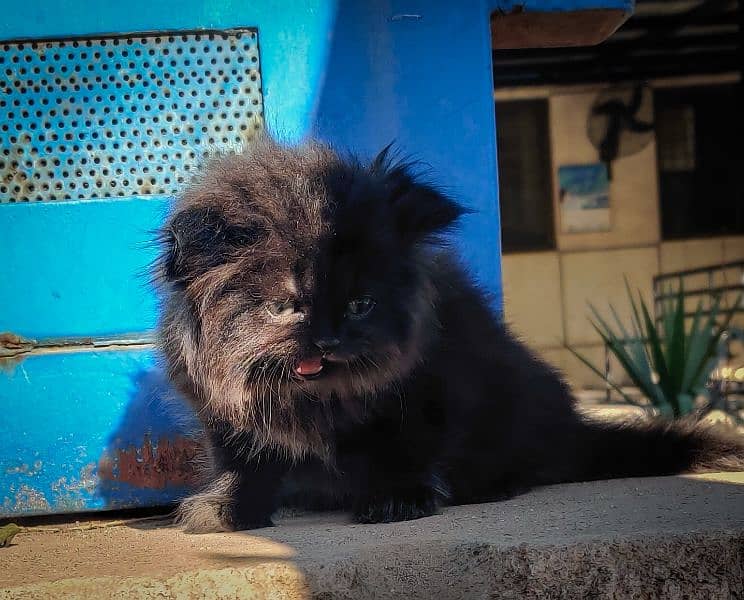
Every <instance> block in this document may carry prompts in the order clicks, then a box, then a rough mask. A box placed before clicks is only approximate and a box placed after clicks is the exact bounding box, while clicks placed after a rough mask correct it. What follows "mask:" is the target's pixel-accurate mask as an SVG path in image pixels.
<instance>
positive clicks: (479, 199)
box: [0, 0, 629, 516]
mask: <svg viewBox="0 0 744 600" xmlns="http://www.w3.org/2000/svg"><path fill="white" fill-rule="evenodd" d="M6 4H7V3H6ZM516 4H520V5H525V6H526V10H543V11H544V10H548V11H553V10H573V9H583V8H602V7H610V8H622V9H628V6H629V3H628V2H624V1H621V0H593V1H590V0H551V1H550V2H537V1H536V0H529V1H528V2H526V3H525V2H518V3H517V2H505V1H500V2H497V1H494V0H490V1H487V0H470V1H467V0H466V1H465V2H460V3H457V4H454V3H449V2H445V1H434V0H429V1H423V0H408V1H402V0H365V1H357V0H342V1H339V2H336V1H333V0H307V1H302V2H300V1H297V2H289V1H284V2H282V1H279V0H254V1H248V0H181V1H179V2H173V1H165V0H160V1H155V0H129V1H128V2H127V3H126V4H125V5H122V4H119V3H109V2H104V3H102V2H99V1H94V0H78V1H76V2H68V1H66V0H65V1H63V0H26V1H25V2H13V3H10V4H9V5H8V6H4V7H3V17H2V19H0V40H2V39H17V38H35V37H60V36H71V35H83V34H94V33H112V32H136V31H153V30H172V29H194V28H222V29H224V28H231V27H241V26H242V27H246V26H250V27H257V28H258V31H259V46H260V54H261V70H262V80H263V94H264V110H265V117H266V122H267V124H268V126H269V128H270V129H271V130H272V131H273V132H274V133H275V134H276V135H277V136H278V137H280V138H282V139H285V140H287V141H290V142H295V141H299V140H301V139H303V138H305V137H307V136H309V135H315V136H318V137H320V138H322V139H325V140H327V141H330V142H332V143H334V144H336V145H337V146H340V147H341V148H344V149H348V150H352V151H354V152H357V153H359V154H361V155H363V156H366V155H370V154H372V153H375V152H376V151H378V150H379V149H380V148H381V147H382V146H384V145H385V144H387V143H389V142H390V141H392V140H396V141H397V142H398V144H399V146H400V147H401V148H402V149H403V150H404V151H405V152H410V153H412V154H413V155H414V156H416V157H417V158H419V159H420V160H421V161H422V162H424V163H425V164H427V165H429V166H430V167H431V170H432V173H433V174H434V175H433V179H434V181H435V182H438V183H440V184H444V186H445V188H446V189H447V190H448V191H449V192H450V193H452V194H453V195H454V196H455V197H457V198H459V199H460V200H461V201H463V202H464V203H465V204H467V205H468V206H469V207H471V208H473V209H475V210H476V212H475V214H473V215H472V216H469V217H468V218H467V220H466V221H465V223H464V225H463V228H462V229H461V231H460V232H459V233H458V235H457V242H458V245H459V247H460V249H461V250H462V253H463V255H464V256H465V258H466V260H467V262H468V264H469V265H470V267H471V268H472V270H473V272H474V274H475V275H476V276H477V277H478V278H479V279H480V280H481V282H482V283H483V285H484V286H485V287H486V288H487V289H489V290H490V291H492V292H493V294H494V298H495V302H496V303H497V304H498V302H499V301H500V260H499V257H500V254H499V221H498V204H497V185H496V148H495V123H494V113H493V101H492V82H491V78H492V74H491V49H490V37H489V20H488V19H489V14H490V12H491V11H492V10H493V9H494V8H500V9H502V10H504V11H505V12H510V11H511V10H512V9H513V8H514V7H515V6H516ZM166 206H167V199H164V198H152V197H150V198H129V199H122V200H116V199H114V200H99V201H86V202H61V203H56V204H43V203H39V204H27V205H7V204H6V205H3V204H0V256H1V257H2V258H3V259H4V260H3V263H2V265H3V266H2V267H1V268H0V269H1V274H2V276H0V298H2V300H1V301H0V302H1V304H0V331H3V330H9V331H13V332H16V333H19V334H22V335H25V336H28V337H33V338H36V339H38V340H44V339H47V338H55V337H60V336H67V337H70V336H72V337H73V338H78V339H79V341H83V338H86V337H88V336H94V337H97V336H115V337H116V336H126V334H129V333H135V332H136V333H137V334H138V335H139V334H140V333H141V332H147V331H149V330H151V329H152V327H153V325H154V323H155V319H156V312H157V302H156V300H155V298H154V296H153V293H152V290H150V289H149V287H148V285H147V279H146V273H145V271H146V266H147V264H149V262H150V261H151V259H152V258H153V255H154V249H153V248H152V247H148V245H147V244H146V241H147V240H148V239H149V237H150V231H151V230H152V229H154V228H155V227H157V225H158V224H159V222H160V220H161V219H162V216H163V212H164V209H165V208H166ZM153 361H154V359H153V356H152V354H151V350H150V349H147V348H139V349H134V348H133V349H130V350H110V351H107V352H99V351H93V350H85V349H83V348H80V349H79V350H78V351H76V352H73V353H64V352H63V353H54V354H48V355H40V356H31V357H27V358H25V359H24V360H20V361H15V362H12V363H8V364H6V365H5V370H4V371H0V407H1V408H2V410H3V418H2V419H0V516H2V515H3V514H6V515H7V514H17V513H23V512H61V511H69V510H80V509H82V508H85V509H90V508H106V507H117V506H130V505H134V504H151V503H157V502H163V501H166V500H168V499H173V498H175V497H177V496H178V495H179V494H181V493H183V492H184V490H185V487H184V485H183V481H182V480H181V479H179V477H180V475H178V474H177V473H176V475H174V477H173V478H172V480H170V481H168V482H165V484H164V485H163V486H161V484H163V480H162V477H160V471H158V469H168V468H173V469H176V470H177V467H178V464H179V461H180V460H181V459H182V458H183V457H184V456H186V455H187V454H188V452H189V451H190V450H189V448H191V446H190V445H189V444H191V443H192V442H193V439H194V431H193V429H192V424H188V423H187V424H184V423H182V422H180V421H173V419H172V416H171V415H169V414H168V413H167V411H164V409H163V408H162V407H163V406H164V403H163V400H164V399H167V398H168V396H169V392H168V390H167V386H165V384H164V382H163V381H162V376H161V375H160V374H159V371H158V369H157V367H156V364H155V363H154V362H153ZM179 423H180V425H179ZM153 456H155V458H152V457H153ZM143 461H144V463H145V464H144V466H143V465H142V464H140V463H142V462H143ZM147 461H151V462H152V461H154V462H153V464H152V465H149V463H148V462H147ZM158 461H160V462H158ZM138 465H139V466H138ZM148 465H149V466H148ZM153 465H154V466H153ZM158 465H159V466H158ZM169 465H170V466H169ZM151 467H152V468H151ZM132 482H134V483H132Z"/></svg>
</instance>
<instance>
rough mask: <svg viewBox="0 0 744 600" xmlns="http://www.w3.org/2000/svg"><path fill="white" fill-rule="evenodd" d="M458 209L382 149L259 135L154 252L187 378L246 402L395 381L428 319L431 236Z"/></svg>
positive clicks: (199, 190) (317, 395) (185, 210)
mask: <svg viewBox="0 0 744 600" xmlns="http://www.w3.org/2000/svg"><path fill="white" fill-rule="evenodd" d="M460 212H461V211H460V209H459V208H458V207H457V206H456V205H455V204H453V203H452V202H451V201H449V200H448V199H446V198H444V197H443V196H442V195H440V194H438V193H437V192H435V191H434V190H433V189H432V188H430V187H427V186H422V185H419V184H417V183H415V182H414V181H413V179H412V178H411V176H410V175H409V174H408V173H407V172H406V170H405V168H404V167H396V166H390V165H388V164H387V162H386V158H385V156H384V155H382V156H381V157H380V158H379V159H378V160H377V161H376V162H375V163H373V164H372V165H370V166H368V167H363V166H360V165H357V164H345V163H343V162H342V161H341V160H340V159H339V158H338V157H337V156H336V155H334V154H333V153H332V152H331V151H329V150H328V149H326V148H323V147H318V146H310V147H303V148H300V149H294V150H287V149H283V148H280V147H278V146H275V145H273V144H270V143H264V145H262V146H260V147H259V148H257V149H256V150H255V151H254V152H253V153H252V154H248V155H245V156H239V157H231V158H226V159H223V160H222V161H221V162H219V163H217V164H216V165H213V166H212V167H211V169H208V170H207V172H206V174H205V176H204V178H203V180H202V182H201V183H200V184H198V185H197V186H195V187H193V188H191V189H190V190H188V191H187V193H186V194H185V195H184V197H183V198H182V200H181V202H180V204H179V206H178V207H177V208H176V210H175V212H174V214H173V215H172V217H171V219H170V221H169V223H168V225H167V227H166V229H165V236H164V237H165V241H166V249H165V252H164V255H163V257H162V263H161V264H162V269H163V272H164V274H165V277H166V279H168V280H169V281H170V282H171V283H172V293H171V295H170V300H169V301H170V303H171V304H173V303H176V304H177V305H178V306H179V307H181V308H180V313H179V314H180V318H181V319H182V321H181V322H180V326H181V327H183V326H185V325H188V331H189V333H188V335H189V336H191V337H192V338H193V339H192V340H191V341H192V343H190V344H183V343H181V344H180V346H179V347H180V348H181V349H182V350H183V348H185V347H186V346H188V347H189V348H190V349H191V350H190V351H189V352H190V354H191V356H190V357H185V358H184V362H186V364H189V365H190V371H191V376H192V377H193V378H194V379H195V380H200V381H202V382H203V383H204V384H205V388H209V389H219V390H220V392H219V393H222V394H228V395H232V396H233V398H232V399H231V400H230V401H231V402H233V403H244V404H251V403H256V402H259V401H260V402H262V403H265V402H266V396H267V395H268V402H274V403H279V404H281V403H286V402H287V401H288V400H289V399H290V398H293V399H294V400H295V401H296V399H297V398H310V399H314V400H324V399H330V398H340V399H349V398H354V397H358V396H360V395H365V394H367V393H369V392H373V391H376V390H381V389H384V388H386V387H388V386H391V385H394V384H395V382H396V380H397V379H399V378H400V377H401V376H402V375H404V374H405V373H406V372H407V371H409V370H410V369H411V368H412V367H413V366H414V365H415V363H416V361H417V360H418V359H419V356H420V347H421V344H422V343H423V341H424V338H425V337H426V336H427V335H428V334H430V331H429V330H430V329H431V328H433V324H432V322H431V306H432V303H433V302H434V298H433V292H432V289H431V285H430V282H429V279H428V265H427V258H428V257H429V256H430V247H431V236H432V234H435V233H437V232H438V231H440V230H441V229H443V228H444V227H446V226H448V225H449V224H450V223H451V222H452V221H453V220H454V219H456V218H457V216H459V214H460ZM184 307H187V308H184ZM184 313H187V314H186V315H185V314H184ZM185 317H186V319H187V323H184V322H183V319H184V318H185ZM171 325H173V322H172V323H171ZM171 334H175V335H179V333H178V331H177V328H173V327H171ZM180 335H184V333H183V332H181V333H180ZM170 346H171V347H176V346H178V344H174V343H173V342H172V341H171V343H170ZM264 406H265V404H264ZM249 410H253V409H250V408H249Z"/></svg>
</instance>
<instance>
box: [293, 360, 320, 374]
mask: <svg viewBox="0 0 744 600" xmlns="http://www.w3.org/2000/svg"><path fill="white" fill-rule="evenodd" d="M322 370H323V361H322V360H321V358H320V356H318V357H317V358H306V359H305V360H301V361H300V362H299V363H297V366H296V367H295V371H297V373H299V374H300V375H317V374H318V373H320V372H321V371H322Z"/></svg>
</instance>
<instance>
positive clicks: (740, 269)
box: [604, 260, 744, 418]
mask: <svg viewBox="0 0 744 600" xmlns="http://www.w3.org/2000/svg"><path fill="white" fill-rule="evenodd" d="M700 279H703V280H704V283H701V282H700V281H699V280H700ZM680 291H681V292H682V297H683V299H684V300H687V299H688V298H696V299H698V300H699V301H700V302H701V306H702V312H703V315H706V314H708V315H709V314H710V311H711V309H712V307H713V305H714V302H715V299H716V298H720V299H721V306H720V308H719V311H718V314H719V316H724V315H728V314H730V313H734V314H736V313H741V314H744V302H738V303H737V302H736V299H737V298H739V297H740V294H744V260H737V261H729V262H723V263H718V264H715V265H708V266H704V267H697V268H694V269H685V270H682V271H674V272H669V273H661V274H659V275H656V276H655V277H654V278H653V297H654V316H655V324H656V327H657V329H660V328H661V315H662V303H663V302H664V301H665V300H668V299H672V298H676V297H677V295H678V294H679V292H680ZM694 315H695V311H687V310H685V317H693V316H694ZM659 333H660V334H661V333H662V332H661V331H659ZM627 341H628V342H630V341H631V340H627ZM736 341H739V342H743V343H744V328H743V327H742V326H741V325H739V324H737V323H732V324H731V325H729V327H728V328H727V330H726V332H725V333H724V335H723V336H722V338H721V342H720V344H719V348H718V366H717V368H716V369H715V370H714V371H713V374H712V376H711V378H710V379H709V381H708V390H709V392H710V397H711V406H712V407H713V408H720V409H722V410H725V411H726V412H729V413H731V414H733V415H735V416H737V418H738V415H736V413H737V412H738V410H739V408H740V407H739V403H740V401H739V399H738V397H741V396H744V356H739V357H735V356H734V355H733V354H732V343H733V342H736ZM735 358H738V361H739V362H742V364H741V365H739V364H738V363H735V364H733V366H732V360H733V359H735ZM604 369H605V377H606V378H608V377H609V376H610V350H609V348H608V346H607V344H605V364H604ZM605 394H606V395H605V399H606V401H607V402H610V401H611V398H612V388H611V386H610V385H609V384H606V392H605Z"/></svg>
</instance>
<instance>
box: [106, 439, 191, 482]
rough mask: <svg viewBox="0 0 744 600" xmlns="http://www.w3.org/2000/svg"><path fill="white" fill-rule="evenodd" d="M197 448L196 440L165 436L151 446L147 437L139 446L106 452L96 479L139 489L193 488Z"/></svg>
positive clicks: (150, 441)
mask: <svg viewBox="0 0 744 600" xmlns="http://www.w3.org/2000/svg"><path fill="white" fill-rule="evenodd" d="M199 448H200V446H199V444H198V443H197V442H196V441H195V440H192V439H189V438H185V437H176V438H173V439H170V438H165V437H164V438H160V439H159V440H157V442H156V443H154V444H153V442H152V440H151V439H150V437H149V436H146V437H145V440H144V442H143V444H142V446H139V447H136V446H127V447H126V448H117V449H116V450H115V451H114V452H113V453H112V452H111V451H107V453H106V454H105V455H104V456H103V457H102V458H101V460H100V461H99V463H98V476H99V477H100V478H101V479H103V480H109V481H116V482H121V483H127V484H130V485H134V486H137V487H138V488H149V489H165V488H166V487H168V486H189V485H194V484H195V483H196V480H197V476H196V471H195V468H194V459H195V457H196V456H197V454H198V452H199Z"/></svg>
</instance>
